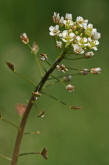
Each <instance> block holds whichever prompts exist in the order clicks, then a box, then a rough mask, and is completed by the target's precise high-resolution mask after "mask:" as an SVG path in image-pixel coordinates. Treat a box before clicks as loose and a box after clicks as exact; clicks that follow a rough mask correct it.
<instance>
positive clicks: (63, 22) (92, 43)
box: [49, 12, 101, 57]
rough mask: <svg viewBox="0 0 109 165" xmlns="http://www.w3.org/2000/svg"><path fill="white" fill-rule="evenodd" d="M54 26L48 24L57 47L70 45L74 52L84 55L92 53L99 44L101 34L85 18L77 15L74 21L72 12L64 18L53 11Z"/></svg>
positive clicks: (91, 54) (87, 55) (89, 55)
mask: <svg viewBox="0 0 109 165" xmlns="http://www.w3.org/2000/svg"><path fill="white" fill-rule="evenodd" d="M53 22H54V24H55V25H54V26H50V28H49V31H50V32H49V34H50V36H53V37H55V39H56V46H57V47H58V48H62V47H63V46H65V47H68V46H69V47H70V48H72V49H73V52H74V53H75V54H84V55H85V57H91V56H93V55H94V51H97V46H98V45H99V41H98V40H99V39H100V37H101V34H100V33H99V32H97V29H95V28H94V27H93V25H92V24H90V23H88V20H87V19H84V18H83V17H81V16H78V17H77V18H76V20H75V21H73V19H72V14H69V13H67V14H66V15H65V18H64V17H63V16H62V17H61V16H60V15H59V13H56V12H54V15H53Z"/></svg>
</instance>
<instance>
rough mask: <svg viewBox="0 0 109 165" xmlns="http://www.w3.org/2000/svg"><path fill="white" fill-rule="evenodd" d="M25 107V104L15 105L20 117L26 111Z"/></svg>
mask: <svg viewBox="0 0 109 165" xmlns="http://www.w3.org/2000/svg"><path fill="white" fill-rule="evenodd" d="M26 107H27V106H26V105H25V104H17V105H16V110H17V112H18V115H19V116H20V117H22V116H23V114H24V112H25V111H26Z"/></svg>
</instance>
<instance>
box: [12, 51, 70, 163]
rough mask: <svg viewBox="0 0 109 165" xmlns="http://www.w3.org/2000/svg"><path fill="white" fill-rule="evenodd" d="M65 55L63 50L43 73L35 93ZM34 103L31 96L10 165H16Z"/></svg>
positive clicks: (40, 88)
mask: <svg viewBox="0 0 109 165" xmlns="http://www.w3.org/2000/svg"><path fill="white" fill-rule="evenodd" d="M66 53H67V50H65V51H64V52H63V53H62V54H61V55H60V56H59V57H58V58H57V59H56V61H55V62H54V64H53V65H51V67H50V69H49V70H48V71H47V72H46V73H45V75H44V76H43V77H42V79H41V81H40V82H39V84H38V85H37V86H36V88H35V90H34V92H36V91H39V92H40V91H41V90H42V88H43V86H44V84H45V83H46V81H47V80H48V78H49V76H50V74H51V73H52V72H53V71H54V70H55V68H56V66H57V65H58V64H59V63H60V62H61V61H62V60H63V59H64V57H65V54H66ZM34 101H35V98H34V95H32V96H31V98H30V100H29V103H28V105H27V108H26V111H25V113H24V115H23V118H22V121H21V123H20V130H19V131H18V135H17V138H16V143H15V148H14V152H13V158H12V162H11V165H16V164H17V160H18V157H19V151H20V145H21V141H22V137H23V133H24V128H25V125H26V123H27V119H28V116H29V113H30V111H31V108H32V106H33V103H34Z"/></svg>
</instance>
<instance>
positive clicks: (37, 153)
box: [19, 152, 41, 157]
mask: <svg viewBox="0 0 109 165" xmlns="http://www.w3.org/2000/svg"><path fill="white" fill-rule="evenodd" d="M40 154H41V153H40V152H29V153H21V154H19V156H20V157H21V156H28V155H40Z"/></svg>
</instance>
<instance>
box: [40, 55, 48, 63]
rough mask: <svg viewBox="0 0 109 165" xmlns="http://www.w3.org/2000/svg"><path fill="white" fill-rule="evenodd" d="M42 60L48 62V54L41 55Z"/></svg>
mask: <svg viewBox="0 0 109 165" xmlns="http://www.w3.org/2000/svg"><path fill="white" fill-rule="evenodd" d="M40 59H41V61H46V60H47V55H46V54H42V53H41V54H40Z"/></svg>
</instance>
